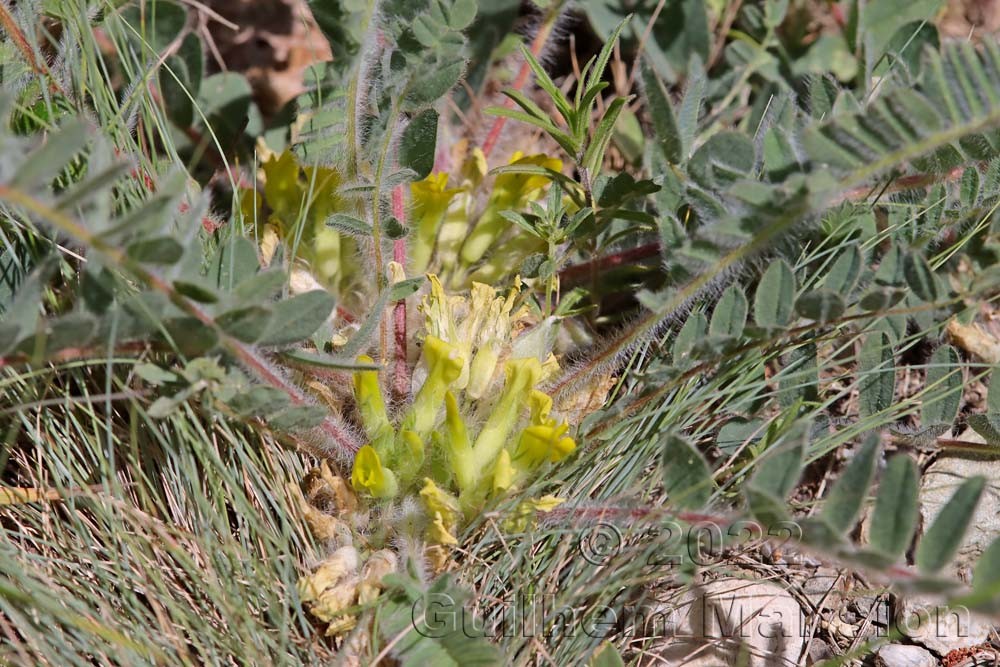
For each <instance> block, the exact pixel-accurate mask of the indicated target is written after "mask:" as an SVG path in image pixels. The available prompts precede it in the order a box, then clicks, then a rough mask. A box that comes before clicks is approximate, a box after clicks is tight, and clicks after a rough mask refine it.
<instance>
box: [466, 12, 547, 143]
mask: <svg viewBox="0 0 1000 667" xmlns="http://www.w3.org/2000/svg"><path fill="white" fill-rule="evenodd" d="M562 5H563V2H562V0H559V1H558V2H554V3H552V6H550V7H549V9H548V11H547V12H546V13H545V16H544V18H543V19H542V24H541V25H540V26H539V27H538V32H537V33H535V38H534V39H533V40H531V49H530V50H531V55H533V56H535V57H536V58H538V57H540V56H541V53H542V50H543V49H544V48H545V43H546V42H547V41H548V39H549V35H551V34H552V28H553V27H554V26H555V24H556V19H558V18H559V15H560V13H561V12H562ZM530 75H531V68H530V67H529V66H528V63H527V62H524V63H521V69H520V70H518V72H517V78H515V79H514V84H513V85H512V86H511V88H513V89H514V90H521V89H522V88H524V85H525V84H526V83H527V82H528V77H529V76H530ZM503 106H504V107H506V108H508V109H513V108H514V101H513V100H511V99H510V98H509V97H505V98H504V101H503ZM506 123H507V119H506V118H504V117H503V116H497V117H496V119H495V120H494V121H493V126H492V127H490V132H489V134H487V135H486V141H484V142H483V155H485V156H486V157H489V156H490V153H492V152H493V148H494V147H495V146H496V143H497V140H498V139H500V133H501V132H502V131H503V127H504V125H505V124H506Z"/></svg>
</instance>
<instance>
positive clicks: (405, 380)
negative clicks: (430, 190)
mask: <svg viewBox="0 0 1000 667" xmlns="http://www.w3.org/2000/svg"><path fill="white" fill-rule="evenodd" d="M405 204H406V202H405V200H404V194H403V184H399V185H397V186H396V187H395V188H394V189H393V191H392V214H393V215H394V216H395V217H396V219H397V220H399V223H400V224H401V225H404V226H405V220H406V209H405ZM392 259H393V261H395V262H397V263H398V264H399V265H400V266H402V267H404V268H405V267H406V239H396V240H395V241H393V242H392ZM393 326H394V332H393V333H394V334H395V361H394V365H393V376H392V394H393V398H394V399H395V400H397V401H400V402H401V401H403V400H405V399H406V398H407V397H408V396H409V394H410V367H409V364H408V363H407V359H406V352H407V348H406V299H400V300H399V301H397V302H396V305H395V307H394V308H393Z"/></svg>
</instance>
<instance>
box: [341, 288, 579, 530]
mask: <svg viewBox="0 0 1000 667" xmlns="http://www.w3.org/2000/svg"><path fill="white" fill-rule="evenodd" d="M429 278H430V283H431V289H430V293H429V294H428V295H427V296H426V297H425V298H424V299H423V302H422V304H421V310H422V312H423V314H424V318H425V328H426V337H425V339H424V346H423V353H422V362H423V380H422V383H421V384H420V388H419V389H418V390H417V392H416V395H415V396H414V399H413V402H412V404H411V405H410V406H409V408H408V409H407V410H405V411H404V412H403V416H402V418H401V419H400V420H399V424H398V426H393V424H392V423H390V420H389V418H388V415H387V412H386V407H385V401H384V399H383V398H382V392H381V388H380V387H379V381H378V373H377V371H372V370H363V371H357V372H356V373H355V376H354V377H355V398H356V401H357V405H358V411H359V414H360V415H361V420H362V422H363V423H364V426H365V429H366V432H367V435H368V440H369V444H367V445H366V446H364V447H362V449H361V451H360V452H358V455H357V457H356V458H355V462H354V468H353V471H352V474H351V484H352V485H353V487H354V489H355V490H356V491H358V493H360V494H362V495H366V496H369V497H371V498H374V499H387V498H394V497H397V496H398V495H399V494H400V493H404V492H406V491H407V490H408V489H410V488H414V489H415V488H416V485H418V484H420V485H421V490H420V491H419V497H420V499H421V501H422V503H423V506H424V508H425V510H426V513H427V524H428V526H427V531H426V535H427V537H428V539H429V540H430V541H432V542H434V543H438V544H454V543H455V542H456V538H455V535H454V532H455V530H456V528H457V526H458V525H459V523H460V521H461V519H462V517H463V516H466V517H467V516H469V515H471V514H472V513H474V512H475V511H477V510H478V509H479V508H481V506H482V505H483V503H484V502H486V501H487V500H488V499H489V498H491V497H494V496H497V495H501V494H504V493H507V492H508V491H510V490H512V489H516V488H518V487H520V486H522V485H523V484H524V483H525V482H527V481H529V480H530V478H531V476H532V474H533V473H534V472H536V471H537V470H538V469H539V468H541V467H542V466H544V465H545V464H548V463H557V462H559V461H561V460H563V459H564V458H566V457H567V456H569V455H570V454H572V453H573V451H574V450H575V449H576V443H575V442H574V440H573V438H572V437H570V436H569V434H568V432H569V425H568V424H567V423H566V422H560V421H558V420H557V419H555V418H553V417H552V415H551V412H552V399H551V398H550V397H549V396H548V395H546V394H545V393H543V392H542V391H540V390H539V389H537V387H538V385H539V384H540V383H541V382H542V381H544V380H545V379H546V378H548V377H550V376H551V375H552V374H553V373H555V372H556V371H557V370H558V368H559V366H558V362H557V361H556V359H555V356H554V355H553V354H552V353H551V351H550V350H549V349H548V347H547V346H545V345H539V344H538V343H537V339H539V336H538V335H537V333H538V332H537V331H532V332H530V333H522V334H521V335H517V333H518V332H521V331H523V330H524V329H525V327H526V326H527V319H528V311H527V309H526V308H523V307H518V305H517V304H518V296H519V290H518V288H516V287H515V288H513V289H511V290H510V291H509V292H508V293H507V294H498V293H497V291H496V290H494V289H493V288H491V287H489V286H487V285H483V284H479V283H476V284H474V285H473V287H472V291H471V294H470V295H469V296H468V297H465V296H454V295H448V294H447V293H446V292H445V290H444V287H443V286H442V284H441V282H440V280H438V278H437V276H434V275H431V276H429ZM538 326H539V327H544V326H545V324H544V323H543V324H542V325H538ZM537 328H538V327H536V329H537ZM541 339H542V340H544V337H541ZM526 342H532V344H523V343H526ZM519 343H522V344H520V345H519ZM363 360H365V361H368V359H367V358H364V359H363ZM476 426H478V428H475V427H476ZM421 480H422V481H421Z"/></svg>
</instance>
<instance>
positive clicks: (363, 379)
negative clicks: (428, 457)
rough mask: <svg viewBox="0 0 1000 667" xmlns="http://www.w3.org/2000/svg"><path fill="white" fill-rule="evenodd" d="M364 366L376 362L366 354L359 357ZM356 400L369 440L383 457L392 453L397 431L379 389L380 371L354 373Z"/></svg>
mask: <svg viewBox="0 0 1000 667" xmlns="http://www.w3.org/2000/svg"><path fill="white" fill-rule="evenodd" d="M358 362H360V363H362V364H373V363H375V360H374V359H372V358H371V357H369V356H368V355H366V354H363V355H361V356H359V357H358ZM354 400H355V402H356V403H357V405H358V412H360V413H361V422H362V423H363V424H364V426H365V431H366V432H367V435H368V439H369V441H371V443H372V444H373V445H374V447H375V450H376V451H377V452H379V453H381V455H382V456H387V455H388V454H389V453H390V452H391V451H392V441H393V438H395V435H396V434H395V431H394V430H393V428H392V424H390V423H389V415H388V414H387V412H386V409H385V399H383V398H382V389H381V387H379V382H378V371H374V370H359V371H355V372H354Z"/></svg>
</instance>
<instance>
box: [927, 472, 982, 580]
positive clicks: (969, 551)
mask: <svg viewBox="0 0 1000 667" xmlns="http://www.w3.org/2000/svg"><path fill="white" fill-rule="evenodd" d="M997 470H998V468H997V462H996V461H995V460H986V459H975V458H961V457H957V456H943V457H941V458H939V459H938V460H936V461H935V462H934V463H933V464H931V466H930V467H929V468H928V469H927V471H926V472H925V473H924V475H923V477H922V478H921V480H920V517H921V519H922V523H923V529H924V531H926V530H927V529H928V528H929V527H930V525H931V523H932V522H933V521H934V518H935V517H937V515H938V513H939V512H940V511H941V508H942V507H944V504H945V503H946V502H948V500H949V499H950V498H951V496H952V494H953V493H954V492H955V490H956V489H957V488H958V487H959V486H961V484H962V482H964V481H965V480H967V479H969V478H970V477H973V476H975V475H983V476H985V477H986V479H987V480H995V479H996V476H997ZM997 537H1000V488H998V487H997V485H996V483H995V481H988V482H987V484H986V489H985V490H984V491H983V495H982V498H981V499H980V501H979V506H978V507H977V508H976V513H975V514H974V515H973V517H972V522H971V523H970V524H969V529H968V531H967V532H966V535H965V538H964V539H963V540H962V546H961V548H960V549H959V551H958V555H957V556H956V558H955V562H954V563H953V566H952V567H951V568H950V574H952V575H956V574H958V573H959V572H960V571H962V570H968V569H969V568H970V567H971V566H972V565H973V564H974V563H975V561H976V559H977V558H978V557H979V555H980V554H981V553H983V551H985V550H986V547H987V546H989V544H990V542H992V541H993V540H994V539H995V538H997Z"/></svg>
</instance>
